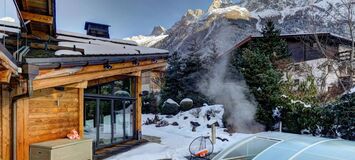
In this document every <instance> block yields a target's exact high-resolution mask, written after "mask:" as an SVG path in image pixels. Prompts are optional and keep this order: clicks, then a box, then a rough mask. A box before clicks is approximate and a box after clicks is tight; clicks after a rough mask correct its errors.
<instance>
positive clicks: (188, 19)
mask: <svg viewBox="0 0 355 160" xmlns="http://www.w3.org/2000/svg"><path fill="white" fill-rule="evenodd" d="M341 3H342V2H341V0H309V1H306V0H262V1H260V0H241V1H240V3H238V4H233V3H231V2H230V1H222V0H213V3H212V4H211V6H210V7H209V10H208V11H203V10H200V9H197V10H188V11H187V13H185V15H183V16H182V18H181V19H180V20H179V21H177V22H176V23H175V25H173V26H172V27H171V28H170V29H168V30H167V31H166V32H164V35H166V37H164V38H157V40H155V41H153V42H151V43H142V44H149V46H153V47H158V48H163V49H168V50H170V51H171V52H175V51H177V52H180V53H181V54H185V53H191V52H198V53H204V54H208V53H219V54H220V53H223V52H226V51H227V50H229V49H230V48H232V47H233V46H234V45H235V44H236V43H238V42H240V41H241V40H243V39H244V38H246V37H248V36H249V35H257V34H259V32H260V30H261V28H262V26H263V24H264V23H265V22H266V20H268V19H271V20H273V21H274V22H275V24H276V26H277V27H278V28H280V29H281V31H282V33H308V32H332V33H335V34H339V35H342V36H345V37H349V32H348V29H347V27H346V23H344V21H342V20H343V19H342V17H341V15H344V14H345V13H344V8H343V7H342V4H341ZM145 39H146V38H145ZM138 40H141V39H138ZM141 41H142V40H141Z"/></svg>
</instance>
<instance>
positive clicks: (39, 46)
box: [5, 35, 84, 53]
mask: <svg viewBox="0 0 355 160" xmlns="http://www.w3.org/2000/svg"><path fill="white" fill-rule="evenodd" d="M27 37H33V35H32V36H31V35H28V36H27ZM39 38H41V39H42V38H44V39H42V40H48V38H47V39H45V38H46V37H39ZM5 41H6V44H7V45H11V46H17V45H21V43H20V42H19V41H17V40H15V39H6V40H5ZM30 48H33V49H48V50H53V51H58V50H71V51H74V48H73V47H65V46H58V45H54V44H47V45H46V44H45V43H31V44H30ZM75 51H78V52H81V53H84V49H82V48H75Z"/></svg>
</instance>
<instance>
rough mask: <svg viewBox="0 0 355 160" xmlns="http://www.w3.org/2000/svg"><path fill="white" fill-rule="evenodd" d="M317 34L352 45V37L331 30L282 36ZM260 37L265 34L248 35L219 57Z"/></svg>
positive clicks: (299, 37) (291, 37)
mask: <svg viewBox="0 0 355 160" xmlns="http://www.w3.org/2000/svg"><path fill="white" fill-rule="evenodd" d="M315 35H316V36H318V37H329V38H330V39H331V40H336V41H338V42H339V43H342V44H346V45H351V42H352V41H351V39H349V38H346V37H344V36H340V35H338V34H334V33H330V32H316V33H295V34H281V35H280V37H281V38H283V39H302V38H305V37H308V38H309V39H311V38H314V36H315ZM259 38H263V36H262V35H250V36H248V37H246V38H245V39H243V40H242V41H240V42H238V43H237V44H236V45H235V46H234V47H232V48H231V49H229V50H228V51H227V52H225V53H222V54H221V55H219V57H223V56H225V55H228V54H230V53H231V52H233V51H234V50H236V49H238V48H241V47H243V46H245V45H247V44H248V43H249V42H250V41H252V40H253V39H259Z"/></svg>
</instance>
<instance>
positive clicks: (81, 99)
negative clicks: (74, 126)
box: [78, 81, 88, 138]
mask: <svg viewBox="0 0 355 160" xmlns="http://www.w3.org/2000/svg"><path fill="white" fill-rule="evenodd" d="M87 82H88V81H86V85H87ZM78 117H79V126H78V128H79V130H78V132H79V135H80V137H81V138H84V88H80V89H79V116H78Z"/></svg>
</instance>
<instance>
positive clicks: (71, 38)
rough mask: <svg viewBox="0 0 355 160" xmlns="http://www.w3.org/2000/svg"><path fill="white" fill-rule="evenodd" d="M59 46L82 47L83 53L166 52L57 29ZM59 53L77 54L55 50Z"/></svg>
mask: <svg viewBox="0 0 355 160" xmlns="http://www.w3.org/2000/svg"><path fill="white" fill-rule="evenodd" d="M57 39H58V40H59V41H60V42H59V46H64V47H74V46H75V47H76V48H81V49H84V55H140V54H166V53H169V51H168V50H163V49H157V48H149V47H143V46H138V45H137V43H136V42H134V41H128V40H112V39H107V38H101V37H93V36H88V35H82V34H77V33H70V32H63V31H58V36H57ZM56 55H57V56H60V55H78V53H77V52H72V51H65V52H64V51H57V52H56Z"/></svg>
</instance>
